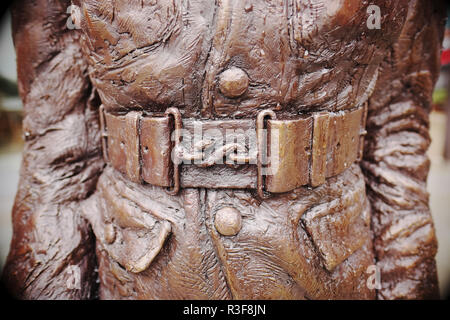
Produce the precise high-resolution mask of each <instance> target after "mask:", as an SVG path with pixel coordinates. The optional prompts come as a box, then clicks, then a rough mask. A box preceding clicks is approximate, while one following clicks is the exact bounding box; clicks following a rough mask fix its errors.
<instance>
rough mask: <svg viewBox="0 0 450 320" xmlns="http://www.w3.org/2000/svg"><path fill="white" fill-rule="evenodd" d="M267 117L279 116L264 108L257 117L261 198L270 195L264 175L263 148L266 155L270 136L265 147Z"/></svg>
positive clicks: (258, 184) (259, 192)
mask: <svg viewBox="0 0 450 320" xmlns="http://www.w3.org/2000/svg"><path fill="white" fill-rule="evenodd" d="M266 117H270V118H271V119H272V120H275V119H276V118H277V115H276V114H275V112H274V111H273V110H269V109H267V110H263V111H261V112H260V113H258V117H257V118H256V136H257V144H258V158H257V166H258V177H257V179H258V180H257V191H258V195H259V197H260V198H261V199H267V198H268V196H267V195H265V194H264V177H263V163H262V162H263V150H264V148H265V150H266V157H267V151H268V137H269V135H268V134H267V135H266V146H265V147H264V141H263V138H264V120H265V118H266Z"/></svg>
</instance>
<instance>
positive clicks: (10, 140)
mask: <svg viewBox="0 0 450 320" xmlns="http://www.w3.org/2000/svg"><path fill="white" fill-rule="evenodd" d="M0 19H1V20H0V272H1V270H2V268H3V265H4V262H5V259H6V256H7V254H8V250H9V243H10V240H11V235H12V228H11V208H12V206H13V202H14V197H15V192H16V189H17V183H18V180H19V169H20V162H21V150H22V145H23V142H22V138H21V115H22V106H21V102H20V99H19V98H18V96H17V89H16V81H17V75H16V58H15V53H14V46H13V43H12V38H11V25H10V24H11V19H10V16H9V14H8V13H7V14H6V15H5V16H3V17H2V18H0ZM448 36H449V37H447V39H450V34H449V35H448ZM446 41H447V43H446V45H447V46H448V47H450V40H446ZM443 70H444V71H443V72H442V76H441V78H440V79H439V82H438V84H437V90H436V92H435V95H434V97H435V100H436V101H437V103H436V104H435V106H434V108H433V109H434V111H433V112H432V114H431V136H432V139H433V142H432V145H431V148H430V151H429V155H430V158H431V172H430V175H429V179H428V188H429V192H430V203H431V209H432V213H433V216H434V221H435V226H436V232H437V237H438V241H439V250H438V254H437V264H438V274H439V282H440V288H441V294H442V297H446V296H448V294H449V289H450V288H449V285H450V161H449V160H445V159H444V156H443V155H444V146H445V143H446V140H445V139H446V138H445V136H446V128H447V127H448V126H449V125H450V122H448V123H447V117H448V116H447V114H450V111H446V110H447V109H450V107H449V106H450V103H449V101H448V100H450V95H449V94H448V91H450V90H448V88H450V86H449V83H450V76H448V75H447V73H450V72H448V71H446V70H445V69H443ZM448 153H450V152H448ZM449 156H450V155H449Z"/></svg>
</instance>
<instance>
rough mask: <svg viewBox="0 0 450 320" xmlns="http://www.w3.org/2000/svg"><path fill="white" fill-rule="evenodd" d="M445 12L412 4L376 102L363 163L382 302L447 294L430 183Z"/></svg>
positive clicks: (422, 1)
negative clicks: (432, 115) (440, 275)
mask: <svg viewBox="0 0 450 320" xmlns="http://www.w3.org/2000/svg"><path fill="white" fill-rule="evenodd" d="M445 13H446V10H445V4H444V1H441V2H439V1H428V0H416V1H410V3H409V8H408V16H407V19H406V22H405V24H404V27H403V29H402V31H401V33H400V36H399V38H398V40H397V42H396V43H395V45H393V46H392V48H391V50H390V52H389V54H388V56H387V57H386V59H385V60H384V61H383V63H382V65H381V69H380V77H379V80H378V82H377V87H376V89H375V92H374V94H373V95H372V97H371V99H370V102H369V114H368V120H367V131H368V135H367V139H366V144H365V152H364V153H365V154H364V160H363V162H362V168H363V171H364V173H365V176H366V185H367V192H368V196H369V199H370V202H371V206H372V229H373V232H374V237H375V239H374V247H375V254H376V259H377V266H378V268H379V270H380V274H381V289H380V290H378V298H379V299H427V298H437V297H439V290H438V284H437V274H436V263H435V255H436V251H437V242H436V236H435V230H434V226H433V221H432V217H431V214H430V209H429V195H428V193H427V185H426V180H427V175H428V171H429V167H430V161H429V159H428V157H427V150H428V147H429V144H430V136H429V112H430V108H431V94H432V90H433V87H434V84H435V81H436V80H437V77H438V74H439V67H440V66H439V62H440V60H439V59H440V49H441V42H442V37H443V31H444V24H445Z"/></svg>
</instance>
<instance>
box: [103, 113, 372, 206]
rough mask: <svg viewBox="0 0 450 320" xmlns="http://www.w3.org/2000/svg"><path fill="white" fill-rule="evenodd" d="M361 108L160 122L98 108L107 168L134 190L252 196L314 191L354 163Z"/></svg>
mask: <svg viewBox="0 0 450 320" xmlns="http://www.w3.org/2000/svg"><path fill="white" fill-rule="evenodd" d="M366 117H367V105H364V106H361V107H357V108H354V109H352V110H347V111H340V112H319V113H312V114H310V115H309V116H299V117H298V118H295V119H285V120H278V119H277V116H276V114H275V112H274V111H271V110H263V111H261V112H260V113H259V114H258V117H257V119H235V120H197V119H182V117H181V113H180V112H179V110H178V109H176V108H170V109H168V110H167V111H166V113H165V114H164V115H161V116H144V114H143V113H142V112H136V111H131V112H129V113H127V114H124V115H120V114H112V113H108V112H105V110H104V108H103V106H101V107H100V125H101V128H102V144H103V154H104V158H105V160H106V162H107V163H109V164H110V165H111V166H112V167H114V168H115V169H116V170H118V171H120V172H122V173H123V174H125V175H126V176H127V177H128V178H129V179H130V180H132V181H134V182H137V183H144V184H145V183H147V184H151V185H154V186H160V187H166V188H170V190H169V192H170V193H171V194H176V193H178V191H179V190H180V188H232V189H257V190H258V193H259V195H260V196H261V197H263V198H265V197H267V193H283V192H288V191H292V190H294V189H296V188H299V187H301V186H305V185H309V186H311V187H317V186H319V185H321V184H323V183H324V182H325V180H326V179H327V178H329V177H332V176H335V175H338V174H340V173H342V172H343V171H344V170H346V169H347V168H348V167H349V166H350V165H351V164H352V163H354V162H355V161H359V160H361V157H362V151H363V144H364V135H365V134H366V131H365V121H366Z"/></svg>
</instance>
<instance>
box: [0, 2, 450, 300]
mask: <svg viewBox="0 0 450 320" xmlns="http://www.w3.org/2000/svg"><path fill="white" fill-rule="evenodd" d="M373 2H374V3H373V4H374V5H376V7H377V8H378V9H379V10H380V12H381V16H380V24H381V26H382V27H381V29H376V28H375V29H373V28H371V27H370V26H369V24H368V21H369V19H372V18H375V19H376V18H377V17H376V16H375V17H374V16H372V15H374V14H375V15H376V14H377V12H376V10H375V11H374V12H372V11H370V10H367V5H366V4H365V3H363V2H361V1H356V0H351V1H345V2H342V1H341V2H339V1H336V2H332V3H328V2H325V1H289V0H288V1H275V2H273V1H271V2H265V1H231V0H226V1H225V0H223V1H218V2H214V1H142V2H141V1H115V2H110V1H93V0H92V1H91V0H79V1H74V4H75V6H74V7H72V10H71V12H72V17H73V19H74V23H75V25H76V26H78V27H79V28H80V29H81V30H79V31H72V33H67V32H65V33H64V35H63V36H61V39H62V40H57V41H59V44H55V46H62V47H63V48H71V49H70V50H73V51H74V52H75V56H76V57H77V58H79V59H82V60H83V61H86V62H87V64H86V69H83V67H80V69H81V70H84V71H83V72H78V74H79V76H80V77H81V78H83V79H86V70H88V72H89V82H90V83H91V85H92V90H91V91H92V95H91V96H90V98H89V99H87V98H86V97H84V98H82V97H79V100H82V101H85V103H84V105H85V106H87V107H86V108H85V109H83V110H85V111H80V112H78V113H77V114H81V115H82V116H80V117H81V118H83V117H84V118H83V119H84V121H87V120H86V119H90V120H92V119H96V116H95V115H96V114H98V115H99V117H98V119H97V122H96V123H98V125H97V124H96V125H91V123H87V124H89V126H90V128H89V129H87V131H88V132H89V133H88V134H86V136H88V137H93V138H92V141H91V140H90V139H85V140H83V141H84V142H83V143H80V144H78V143H76V142H74V143H73V144H74V146H75V147H72V148H69V147H70V146H69V147H68V148H67V150H66V151H67V153H70V152H73V153H75V154H77V156H73V158H74V159H76V160H77V161H78V162H79V161H81V162H82V163H83V165H82V166H80V168H79V170H78V171H77V170H75V169H74V170H71V171H70V172H72V173H74V175H75V176H77V177H80V178H79V179H77V180H76V181H77V182H78V183H79V185H81V186H82V187H81V189H82V191H80V192H78V193H77V192H76V191H73V190H72V191H71V192H72V193H73V194H77V195H78V196H77V197H74V196H70V195H69V194H70V192H65V193H64V195H65V196H66V195H67V197H66V198H65V200H64V201H75V202H76V203H78V204H79V205H76V206H75V207H74V208H75V209H74V210H73V211H74V212H76V214H78V215H79V216H80V217H83V218H85V219H86V220H87V221H88V224H87V226H84V225H83V227H80V229H82V230H85V231H82V234H83V236H81V237H80V240H78V242H77V241H76V240H73V241H74V243H75V244H78V246H72V247H75V248H79V246H80V245H81V244H82V243H84V242H87V241H88V240H86V239H88V238H89V237H90V236H89V235H87V234H89V230H90V229H89V228H90V227H91V228H92V230H93V234H94V236H95V243H96V244H95V255H96V257H97V261H98V265H97V268H98V279H99V283H100V285H99V291H98V292H99V297H100V298H106V299H111V298H112V299H121V298H130V299H138V298H145V299H232V298H238V299H341V298H343V299H373V298H376V296H377V290H376V289H379V290H378V292H379V295H378V297H380V298H414V297H416V298H417V297H433V296H435V294H436V292H437V284H436V271H435V262H434V254H435V249H436V243H435V236H434V231H433V227H432V221H431V218H430V214H429V211H428V206H427V198H426V195H425V193H426V192H425V184H424V181H425V179H426V171H427V159H426V157H425V156H424V152H425V151H424V150H426V148H427V146H428V142H429V138H428V136H427V133H426V124H424V123H426V121H427V120H426V110H427V108H428V104H429V95H430V93H431V90H432V87H433V83H434V81H435V78H436V74H437V71H438V66H437V64H436V63H435V62H436V57H437V56H438V52H439V41H440V39H441V36H442V34H441V25H442V21H443V19H442V17H441V16H442V15H443V14H445V12H444V13H440V12H439V10H438V9H439V8H437V7H436V6H435V5H431V4H429V3H428V2H426V1H414V2H409V1H373ZM16 16H17V18H16V19H17V20H20V19H22V20H26V17H25V15H24V14H21V13H18V12H17V13H16ZM430 19H431V20H432V21H433V22H432V23H429V20H430ZM412 21H414V23H413V22H412ZM55 23H56V22H55ZM58 23H59V22H58ZM413 24H414V25H413ZM21 28H22V27H17V30H16V31H15V32H16V33H17V34H18V35H17V36H16V39H18V38H19V37H21V36H22V37H26V36H27V35H26V33H24V32H22V31H21ZM73 34H75V35H73ZM67 38H70V40H67ZM427 41H428V42H427ZM36 42H38V41H36ZM61 43H63V45H61ZM426 43H428V45H425V44H426ZM77 46H79V47H77ZM78 48H80V49H78ZM70 50H69V51H70ZM18 51H19V54H20V53H21V52H20V48H19V49H18ZM22 56H23V53H22ZM418 56H420V57H422V58H423V61H422V62H421V63H420V65H418V64H417V63H418V62H417V58H418ZM56 58H58V55H56ZM24 59H25V58H24ZM20 62H21V60H19V68H20ZM23 64H24V65H25V64H26V62H23ZM31 65H33V64H31ZM55 65H56V67H55V68H57V69H58V68H59V69H61V67H59V65H58V64H56V63H55ZM33 66H34V67H35V68H39V66H35V65H33ZM44 67H45V68H46V64H45V63H44ZM40 68H42V65H41V66H40ZM55 68H53V69H55ZM53 69H52V70H53ZM69 69H70V66H67V70H69ZM60 71H61V70H60ZM47 72H51V71H47ZM67 72H69V71H67ZM19 77H20V73H19ZM25 77H26V75H25V73H23V79H25ZM22 82H24V84H22V94H23V95H24V96H25V95H28V96H31V94H30V93H29V92H33V88H32V86H33V85H34V86H36V85H37V84H28V83H25V82H26V81H25V80H22ZM70 84H72V85H74V86H75V87H76V89H74V92H77V90H78V92H81V91H82V90H84V91H85V92H86V91H89V90H90V87H89V86H88V85H82V84H79V83H77V82H76V81H75V80H74V81H72V82H70V83H69V84H68V83H64V84H63V85H61V86H60V88H61V87H64V88H65V89H67V92H69V93H70V92H71V91H70V88H69V87H70ZM26 85H29V86H31V89H29V88H28V89H26V88H24V87H25V86H26ZM36 90H38V89H36ZM74 94H76V93H73V92H72V96H73V95H74ZM97 95H98V97H97ZM69 96H70V95H69ZM72 96H70V97H72ZM425 96H426V97H425ZM371 97H372V98H371ZM33 99H36V98H33ZM83 99H84V100H83ZM29 101H30V102H29V103H32V99H31V98H30V100H29ZM67 110H69V109H67ZM86 110H87V111H86ZM70 112H71V111H67V114H70ZM30 114H32V112H30ZM29 117H30V116H29ZM54 117H57V116H54ZM61 119H67V116H65V117H62V118H61ZM61 121H63V120H61ZM366 122H367V123H366ZM85 123H86V122H85ZM33 126H34V127H39V126H40V124H36V122H35V121H34V120H33V121H31V120H30V121H28V122H25V131H26V130H30V132H32V131H33V130H34V131H38V130H36V129H35V128H34V127H33ZM41 127H43V126H42V125H41ZM41 127H40V128H41ZM198 127H201V128H202V129H203V130H204V131H208V132H215V133H216V134H217V133H218V134H219V136H220V135H223V137H225V138H226V136H227V132H229V131H233V130H234V131H233V132H236V131H239V130H241V131H239V132H241V133H242V132H244V135H243V136H244V139H243V140H241V142H238V137H237V135H236V134H235V133H233V134H231V136H232V139H231V140H230V141H229V140H226V141H225V140H224V141H220V139H219V141H220V143H218V142H217V141H215V142H214V141H213V140H214V139H215V138H214V137H213V138H211V136H209V135H208V134H204V133H202V134H198V132H197V131H196V129H195V128H198ZM177 129H182V130H184V131H185V132H187V133H189V134H190V135H191V136H192V137H194V140H195V141H194V142H196V143H197V144H196V143H194V144H193V145H195V146H198V145H200V147H198V148H197V150H194V149H195V146H193V145H190V146H187V147H186V146H183V145H182V142H183V141H184V142H186V141H185V140H181V139H180V137H179V136H177V134H176V133H177V132H178V131H177ZM91 130H92V131H94V133H92V132H91ZM227 130H228V131H227ZM366 130H367V131H366ZM26 132H27V131H26ZM266 132H267V136H268V138H267V139H265V138H266V137H265V136H264V135H263V133H266ZM275 133H276V134H275ZM43 134H45V132H44V133H43ZM366 134H367V135H366ZM80 135H82V133H80V134H79V136H80ZM31 136H32V137H35V136H36V133H35V132H32V133H31ZM66 139H67V138H66ZM88 140H89V141H88ZM216 140H217V139H216ZM275 140H276V143H275V144H274V141H275ZM266 141H269V142H270V143H265V142H266ZM364 141H365V144H364ZM413 144H417V145H420V146H421V149H420V148H415V147H412V146H411V145H413ZM100 145H101V147H100ZM205 145H209V146H211V145H213V146H214V148H215V149H214V148H213V151H212V152H209V153H208V152H207V149H208V148H207V147H205ZM77 148H78V149H77ZM32 149H33V150H36V149H35V148H32ZM73 149H75V150H77V151H73ZM100 149H101V151H100ZM217 149H221V152H223V153H220V154H219V155H220V156H217V154H216V153H214V150H217ZM78 150H81V151H79V153H77V152H78ZM95 150H96V151H95ZM242 150H244V151H243V157H239V156H240V155H241V154H239V151H242ZM30 152H31V151H30ZM33 152H34V151H33ZM266 154H267V157H266ZM81 155H84V158H83V156H81ZM87 155H90V156H91V158H92V159H94V158H95V159H96V160H95V161H94V160H92V162H95V165H93V164H91V167H95V168H97V169H95V170H94V169H93V170H92V171H89V173H87V169H86V167H87V166H88V163H87V162H86V160H83V159H86V158H89V157H87ZM413 156H415V157H413ZM69 158H70V157H69ZM263 158H264V159H263ZM58 159H60V157H58ZM64 159H65V160H64V161H66V160H67V157H66V158H64ZM101 159H104V163H105V164H106V166H105V167H104V168H103V166H102V165H101V164H103V161H102V160H101ZM174 159H178V160H180V161H184V162H182V163H181V164H179V163H178V162H177V161H175V160H174ZM194 159H197V160H198V161H197V162H195V161H194ZM267 159H270V161H269V162H268V163H267V162H264V161H265V160H267ZM362 159H364V160H363V162H361V161H362ZM69 160H70V159H69ZM189 161H190V162H189ZM239 161H240V162H239ZM75 162H76V161H75ZM223 162H225V163H223ZM100 163H101V164H100ZM275 163H276V164H277V166H276V170H273V171H272V172H270V174H264V172H265V171H264V170H269V169H270V168H275ZM361 163H362V164H363V166H362V167H363V169H364V173H363V170H362V169H361ZM49 164H50V165H51V166H52V165H58V164H60V163H59V162H57V161H53V162H52V161H49ZM58 168H59V167H58ZM96 174H97V176H96ZM93 177H95V178H93ZM97 177H98V180H97ZM69 178H70V179H72V177H71V176H70V177H69ZM23 179H25V178H23ZM70 181H72V184H73V180H70ZM92 181H94V183H92ZM366 183H367V187H366ZM36 190H37V189H36ZM24 192H25V191H24ZM46 194H47V193H46ZM368 195H369V196H368ZM24 197H25V196H24ZM410 199H420V200H417V201H418V202H419V203H420V204H416V205H413V204H414V203H415V201H416V200H410ZM44 202H45V201H44ZM50 202H51V203H55V201H53V200H51V201H50ZM56 203H57V201H56ZM17 207H20V203H19V204H16V208H17ZM44 207H45V203H44ZM16 210H17V211H19V212H26V211H27V210H25V209H16ZM44 211H45V210H44ZM15 219H18V220H19V218H15ZM17 228H19V227H17ZM24 228H25V227H24ZM83 228H84V229H83ZM86 228H87V229H86ZM25 229H27V230H30V229H31V228H30V227H29V226H28V227H26V228H25ZM86 230H88V231H86ZM75 233H76V232H75ZM17 234H18V231H17V230H16V240H15V241H16V242H14V241H13V244H12V248H13V251H12V253H11V254H10V257H9V267H7V269H6V270H11V268H12V265H14V263H15V262H14V261H15V260H18V258H17V257H18V256H19V255H20V253H18V249H14V248H15V247H20V245H18V244H17V243H18V242H17V241H19V240H18V238H17ZM59 241H62V239H61V240H59ZM19 242H20V241H19ZM37 242H38V241H37ZM31 247H33V246H31ZM72 247H71V248H72ZM419 247H420V248H422V249H419ZM89 248H90V249H85V251H86V252H87V251H89V250H90V251H89V252H93V248H92V247H89ZM14 250H15V251H14ZM30 250H31V251H36V249H34V248H32V249H30ZM77 250H78V249H77ZM77 250H75V249H73V248H72V249H67V251H68V252H72V253H71V254H69V253H68V254H67V255H66V260H64V259H63V257H64V256H63V257H61V259H60V263H59V265H62V266H63V267H60V268H64V265H65V264H70V263H68V261H69V262H70V261H72V262H73V261H76V262H75V264H78V265H80V266H81V269H82V271H83V272H84V273H83V274H85V275H84V276H83V277H82V279H83V281H84V283H91V282H92V280H93V279H95V277H96V275H95V274H94V275H93V273H92V263H91V262H87V261H84V260H83V258H80V257H81V255H79V254H73V252H74V251H76V252H78V253H79V251H77ZM58 252H59V251H58ZM86 252H85V253H84V254H85V255H86ZM74 256H77V257H78V258H77V259H75V258H73V257H74ZM67 257H72V258H67ZM44 260H45V259H44ZM50 260H51V259H50ZM63 260H64V261H65V262H61V261H63ZM45 261H47V260H45ZM45 263H48V264H49V265H51V264H52V262H51V261H50V262H48V261H47V262H45ZM45 263H44V264H45ZM16 264H17V263H16ZM375 265H377V267H376V268H371V266H375ZM8 268H9V269H8ZM26 268H28V269H27V270H26V271H23V272H29V273H30V274H34V273H36V272H34V271H33V264H31V266H27V267H26ZM35 268H39V267H36V266H35ZM373 270H375V273H376V272H378V271H379V272H381V283H377V281H376V280H379V277H377V275H376V274H374V273H373V272H372V271H373ZM6 274H7V275H6V278H9V279H10V280H9V281H10V283H12V284H11V285H10V287H17V286H19V287H20V286H21V283H27V285H26V286H27V287H30V289H26V290H25V291H24V292H25V293H24V296H26V297H39V296H43V297H51V296H52V294H51V293H48V292H49V289H47V288H44V287H43V286H42V285H40V284H39V277H40V275H39V274H38V275H36V277H32V278H33V279H34V278H36V279H34V280H33V281H32V282H31V284H30V283H29V282H27V281H29V280H27V279H26V280H17V279H19V278H20V279H22V278H21V276H19V275H18V273H17V272H15V273H14V275H12V274H13V273H12V272H10V276H9V277H8V271H6ZM59 274H63V272H59V273H57V276H55V277H54V278H58V275H59ZM374 275H375V277H371V276H374ZM46 277H47V278H52V277H51V276H46ZM60 278H61V281H62V280H63V279H64V280H65V279H66V278H65V277H64V276H61V277H60ZM374 279H375V280H374ZM55 281H56V280H55ZM55 283H56V282H55ZM378 285H379V286H380V287H378ZM52 287H56V284H55V285H53V284H52V285H50V288H52ZM27 290H29V293H27ZM93 290H94V289H92V290H86V292H84V293H83V294H81V295H80V294H79V295H78V296H77V293H74V292H73V291H71V290H65V291H64V290H63V291H62V292H61V293H60V294H61V295H64V294H68V295H75V296H76V297H80V298H83V297H84V298H86V297H90V295H91V294H92V292H93Z"/></svg>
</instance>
